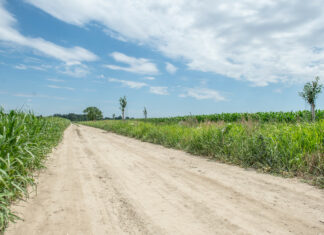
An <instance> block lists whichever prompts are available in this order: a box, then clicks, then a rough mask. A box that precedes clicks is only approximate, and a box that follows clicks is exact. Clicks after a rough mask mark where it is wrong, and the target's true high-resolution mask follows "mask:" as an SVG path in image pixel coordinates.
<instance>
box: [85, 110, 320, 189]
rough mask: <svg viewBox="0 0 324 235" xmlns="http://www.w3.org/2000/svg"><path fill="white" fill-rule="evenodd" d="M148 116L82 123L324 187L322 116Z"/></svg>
mask: <svg viewBox="0 0 324 235" xmlns="http://www.w3.org/2000/svg"><path fill="white" fill-rule="evenodd" d="M229 115H231V114H229ZM269 115H271V114H269ZM224 116H226V114H224ZM146 120H147V121H140V120H128V121H117V120H105V121H96V122H82V124H85V125H88V126H92V127H97V128H101V129H104V130H107V131H111V132H114V133H117V134H121V135H126V136H129V137H134V138H137V139H140V140H142V141H147V142H151V143H155V144H161V145H164V146H166V147H171V148H175V149H181V150H185V151H187V152H189V153H192V154H197V155H203V156H207V157H211V158H214V159H217V160H219V161H222V162H226V163H231V164H236V165H240V166H243V167H247V168H248V167H251V168H255V169H260V170H262V171H265V172H271V173H275V174H281V175H284V176H300V177H303V178H305V179H308V180H311V181H312V183H313V184H316V185H318V186H320V187H324V131H323V130H324V119H321V120H319V121H317V122H304V121H303V122H294V123H289V122H284V121H282V122H262V121H255V120H250V119H249V120H247V121H246V120H240V121H237V122H224V121H223V120H221V121H218V122H210V121H206V122H201V121H198V120H197V118H196V117H189V118H188V119H186V120H183V119H181V120H180V121H179V122H178V123H176V121H175V119H174V118H171V120H172V121H171V120H170V121H167V119H164V120H166V121H163V122H157V121H156V119H146Z"/></svg>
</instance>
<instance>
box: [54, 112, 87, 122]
mask: <svg viewBox="0 0 324 235" xmlns="http://www.w3.org/2000/svg"><path fill="white" fill-rule="evenodd" d="M53 116H54V117H61V118H65V119H69V120H70V121H71V122H82V121H88V116H87V115H86V114H76V113H69V114H59V113H56V114H54V115H53Z"/></svg>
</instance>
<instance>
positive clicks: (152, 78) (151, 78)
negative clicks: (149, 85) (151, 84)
mask: <svg viewBox="0 0 324 235" xmlns="http://www.w3.org/2000/svg"><path fill="white" fill-rule="evenodd" d="M143 79H145V80H155V77H143Z"/></svg>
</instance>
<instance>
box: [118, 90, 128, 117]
mask: <svg viewBox="0 0 324 235" xmlns="http://www.w3.org/2000/svg"><path fill="white" fill-rule="evenodd" d="M119 105H120V110H121V111H122V118H123V119H125V108H126V106H127V99H126V96H124V97H120V98H119Z"/></svg>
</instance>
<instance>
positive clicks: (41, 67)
mask: <svg viewBox="0 0 324 235" xmlns="http://www.w3.org/2000/svg"><path fill="white" fill-rule="evenodd" d="M50 67H51V66H49V65H25V64H19V65H15V66H14V68H15V69H19V70H26V69H34V70H39V71H46V70H47V69H48V68H50Z"/></svg>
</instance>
